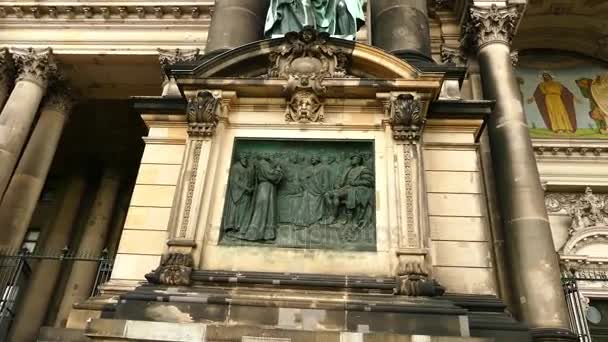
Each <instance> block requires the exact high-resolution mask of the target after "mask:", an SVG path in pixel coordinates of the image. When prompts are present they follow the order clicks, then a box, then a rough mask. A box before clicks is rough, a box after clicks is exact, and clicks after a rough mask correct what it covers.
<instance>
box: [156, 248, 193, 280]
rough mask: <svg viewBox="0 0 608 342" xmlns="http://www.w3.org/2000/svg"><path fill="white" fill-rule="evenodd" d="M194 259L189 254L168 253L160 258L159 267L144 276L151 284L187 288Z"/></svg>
mask: <svg viewBox="0 0 608 342" xmlns="http://www.w3.org/2000/svg"><path fill="white" fill-rule="evenodd" d="M193 266H194V259H193V258H192V254H190V253H168V254H164V255H163V256H162V258H161V261H160V265H159V266H158V267H157V268H156V269H154V270H152V271H151V272H150V273H147V274H146V275H145V277H146V280H148V282H150V283H152V284H158V285H170V286H188V285H190V284H191V279H190V275H191V274H192V267H193Z"/></svg>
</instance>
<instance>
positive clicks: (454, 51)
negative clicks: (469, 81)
mask: <svg viewBox="0 0 608 342" xmlns="http://www.w3.org/2000/svg"><path fill="white" fill-rule="evenodd" d="M441 62H442V63H445V64H451V65H466V64H467V58H466V57H465V55H464V52H463V51H462V49H460V48H452V47H449V46H445V45H442V46H441Z"/></svg>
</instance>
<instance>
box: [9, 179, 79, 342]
mask: <svg viewBox="0 0 608 342" xmlns="http://www.w3.org/2000/svg"><path fill="white" fill-rule="evenodd" d="M86 185H87V179H86V176H85V174H84V172H82V171H79V172H76V173H75V174H74V175H73V176H72V177H71V179H70V181H69V184H68V186H67V190H66V191H65V193H64V195H63V197H62V199H61V204H60V205H59V210H58V212H57V217H56V218H55V220H54V222H53V224H52V225H51V226H50V227H49V230H50V233H49V234H48V237H47V238H46V240H45V241H43V245H42V248H43V250H44V251H48V253H58V252H59V251H61V250H62V248H63V247H64V246H67V245H68V244H69V243H70V238H71V236H72V233H73V232H72V228H73V227H74V223H75V222H76V218H77V217H78V212H79V209H80V203H81V201H82V197H83V195H84V191H85V189H86ZM61 266H62V262H60V261H58V260H47V259H42V260H40V261H38V263H37V265H36V267H34V269H33V273H32V275H31V276H30V281H29V286H28V287H27V290H26V292H25V295H24V296H23V301H22V303H21V305H20V307H19V309H18V310H17V316H16V317H15V321H14V323H13V328H12V331H11V338H10V339H9V341H35V340H36V336H37V335H38V329H39V328H40V326H41V325H42V324H44V318H45V316H46V313H47V310H48V307H49V303H50V301H51V298H52V296H53V291H55V285H56V283H57V279H58V278H59V275H60V272H61Z"/></svg>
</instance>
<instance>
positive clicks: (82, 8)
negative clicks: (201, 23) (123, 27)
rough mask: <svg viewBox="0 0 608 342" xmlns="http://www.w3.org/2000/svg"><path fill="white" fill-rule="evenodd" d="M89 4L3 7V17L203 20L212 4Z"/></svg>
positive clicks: (209, 13)
mask: <svg viewBox="0 0 608 342" xmlns="http://www.w3.org/2000/svg"><path fill="white" fill-rule="evenodd" d="M127 5H128V4H125V6H114V5H113V6H103V5H94V6H87V5H82V4H78V3H74V4H73V5H69V6H67V5H62V6H49V5H46V6H45V5H36V6H1V5H0V18H8V19H10V18H18V19H22V18H29V19H80V20H83V19H105V20H110V19H112V20H113V19H128V18H133V19H135V18H137V19H190V20H191V19H202V18H204V19H205V20H210V16H211V10H212V7H213V5H212V3H210V4H207V5H200V2H199V3H198V4H197V3H195V2H194V3H191V4H183V5H180V6H162V5H156V6H150V5H146V6H137V5H135V6H127Z"/></svg>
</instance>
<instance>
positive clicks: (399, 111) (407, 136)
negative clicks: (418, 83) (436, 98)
mask: <svg viewBox="0 0 608 342" xmlns="http://www.w3.org/2000/svg"><path fill="white" fill-rule="evenodd" d="M389 114H390V121H389V123H390V125H391V127H392V129H393V138H394V139H395V140H407V141H417V140H418V139H419V138H420V134H421V132H422V129H423V127H424V124H425V122H426V112H425V111H424V106H423V104H422V101H421V100H420V99H419V98H416V97H414V95H412V94H399V95H396V96H391V99H390V102H389Z"/></svg>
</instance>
